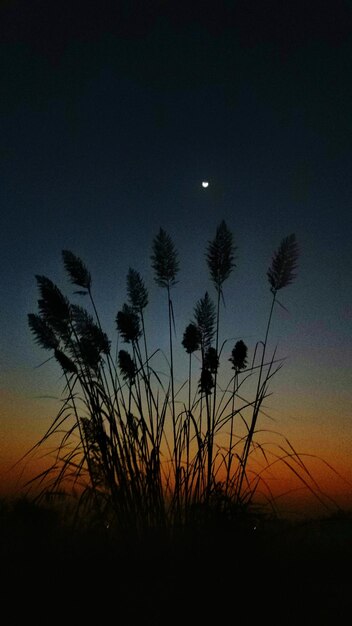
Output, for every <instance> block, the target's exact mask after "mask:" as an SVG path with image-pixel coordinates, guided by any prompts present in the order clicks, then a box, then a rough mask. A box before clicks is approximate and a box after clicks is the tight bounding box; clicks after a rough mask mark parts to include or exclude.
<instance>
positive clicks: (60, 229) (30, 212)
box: [0, 0, 352, 445]
mask: <svg viewBox="0 0 352 626" xmlns="http://www.w3.org/2000/svg"><path fill="white" fill-rule="evenodd" d="M87 5H89V6H87ZM0 45H1V47H0V50H1V54H0V72H1V86H0V88H1V98H0V129H1V145H0V165H1V170H0V177H1V185H0V199H1V230H0V233H1V277H0V287H1V293H2V305H1V312H0V315H1V325H2V336H1V357H0V358H1V370H2V377H3V381H2V382H1V386H2V388H3V389H4V390H5V391H6V390H7V391H9V393H10V392H11V390H12V392H13V393H15V392H16V393H24V394H25V395H26V397H27V396H28V397H30V396H33V395H35V394H36V392H37V389H36V388H35V384H37V382H38V381H37V379H35V378H34V379H33V376H34V374H33V367H34V366H35V365H37V364H38V363H39V362H40V360H41V359H44V358H45V356H46V355H43V354H42V353H41V352H40V350H39V349H38V348H36V347H35V346H34V344H33V340H32V338H31V336H30V333H29V330H28V327H27V320H26V316H27V313H28V312H30V311H33V312H35V310H36V300H37V290H36V284H35V279H34V275H35V274H45V275H47V276H49V277H50V278H52V279H53V280H57V281H58V282H59V284H60V286H64V285H65V283H64V275H63V271H62V264H61V258H60V254H61V250H62V249H64V248H68V249H71V250H72V251H74V252H76V254H78V255H79V256H81V257H82V259H83V260H84V261H85V262H86V263H87V265H88V266H89V268H90V270H91V272H92V274H93V280H94V285H95V288H96V293H97V299H98V300H99V304H100V306H101V307H102V308H103V311H104V313H103V317H104V320H105V321H106V323H107V324H109V323H111V328H112V329H113V320H114V317H115V314H116V310H117V308H118V307H119V306H121V304H122V303H123V301H124V300H125V277H126V273H127V270H128V267H129V266H130V265H131V266H132V267H135V268H136V269H137V270H139V271H140V272H141V273H142V274H143V275H144V277H145V279H146V282H147V283H148V286H149V287H150V289H151V293H152V296H153V297H154V299H155V302H157V303H159V299H160V294H159V292H157V289H156V287H155V286H154V285H153V279H152V273H151V270H150V262H149V256H150V252H151V242H152V238H153V237H154V235H155V234H156V233H157V232H158V230H159V227H160V226H162V227H163V228H164V229H165V230H167V231H168V232H169V233H170V235H171V236H172V237H173V239H174V241H175V244H176V247H177V248H178V250H179V253H180V264H181V273H180V284H179V286H177V290H178V293H177V296H176V302H177V306H178V307H179V308H178V310H176V313H179V314H180V316H181V322H180V327H179V330H178V335H179V337H181V335H182V332H183V325H184V323H185V322H188V321H189V317H190V316H191V315H192V310H193V305H194V303H195V301H196V300H197V299H198V298H200V297H201V296H202V295H203V293H204V290H205V288H209V281H208V278H207V273H206V268H205V263H204V250H205V245H206V243H207V241H208V240H209V239H211V238H212V237H213V236H214V234H215V229H216V226H217V225H218V223H219V222H220V220H221V219H225V220H226V222H227V224H228V226H229V228H230V229H231V230H232V232H233V234H234V239H235V242H236V245H237V246H238V268H237V269H236V272H235V276H234V277H233V278H231V281H232V282H231V285H230V281H229V287H228V301H227V304H228V306H227V309H226V314H224V335H225V336H232V335H235V336H238V335H241V333H244V334H245V335H246V336H248V337H249V338H251V339H249V341H252V342H253V343H254V342H255V340H257V339H259V338H260V334H261V333H262V332H263V328H264V324H265V312H266V311H267V307H268V303H269V293H268V286H267V283H266V270H267V267H268V265H269V263H270V260H271V255H272V253H273V251H274V249H275V248H276V247H277V246H278V244H279V242H280V240H281V239H282V237H284V236H286V235H288V234H290V233H291V232H295V233H296V235H297V238H298V241H299V244H300V248H301V257H300V267H299V276H298V279H297V282H296V283H295V284H294V285H293V286H292V287H290V289H288V290H287V292H286V293H285V296H283V301H284V303H285V306H288V308H289V310H290V315H288V314H284V313H283V312H281V313H280V312H278V319H277V328H276V332H277V336H275V337H274V338H273V339H274V340H281V341H282V342H283V351H284V353H286V351H287V352H288V353H289V354H290V356H291V358H292V365H291V367H292V370H288V374H287V377H286V378H284V381H285V384H284V389H285V393H287V394H288V396H290V394H292V397H293V396H295V394H296V396H295V397H296V400H295V401H292V405H290V407H289V411H290V414H291V415H294V416H295V419H296V417H297V413H299V414H300V415H302V410H303V407H305V409H304V410H306V412H307V415H306V418H307V420H311V422H310V424H311V425H312V424H313V425H314V424H316V423H318V421H319V418H318V414H319V413H320V411H321V406H323V405H324V407H325V408H324V411H325V413H326V414H325V413H324V415H325V418H324V419H325V420H326V423H325V426H324V427H325V428H326V433H327V437H330V436H334V437H336V436H338V433H339V432H341V431H342V430H344V428H345V424H346V420H347V415H348V414H349V411H350V408H351V396H350V395H348V393H347V391H346V389H347V386H348V381H350V367H351V358H350V348H351V320H352V297H351V296H352V291H351V276H352V273H351V269H352V264H351V236H352V228H351V197H352V188H351V187H352V185H351V180H352V179H351V165H352V121H351V119H352V118H351V111H352V82H351V61H352V12H351V3H350V2H348V1H343V0H335V1H334V2H332V1H331V2H326V1H323V0H321V1H320V2H315V1H313V2H303V1H295V2H279V1H275V2H256V1H254V2H248V1H243V2H230V1H227V2H226V1H225V0H223V1H222V2H213V3H207V2H197V1H196V2H185V3H183V2H166V3H164V2H160V1H159V2H157V1H151V2H135V1H133V0H127V1H125V2H92V3H90V2H89V3H86V2H74V1H72V2H55V1H54V2H44V1H40V0H38V1H32V0H27V1H20V0H17V1H15V0H14V1H8V2H4V3H2V5H1V7H0ZM203 179H207V180H209V181H210V185H209V188H208V189H207V190H203V189H202V187H201V181H202V180H203ZM207 281H208V282H207ZM225 295H226V290H225ZM176 309H177V307H176ZM226 316H227V317H226ZM156 321H157V322H158V325H159V324H160V321H159V317H158V313H157V312H154V313H153V312H151V319H150V328H151V330H153V329H154V330H155V322H156ZM234 327H235V328H234ZM109 330H110V329H109ZM159 332H160V330H159ZM165 332H166V329H165ZM57 379H58V376H56V378H55V377H54V380H55V382H57ZM48 381H49V378H48ZM290 381H291V382H290ZM40 382H41V384H42V387H41V392H42V393H44V390H45V375H44V370H43V369H42V370H41V378H40ZM290 385H291V386H290ZM309 394H310V395H309ZM341 394H345V395H343V402H342V405H343V406H342V405H341V406H340V405H339V406H340V408H339V415H340V418H339V419H340V422H339V421H338V419H335V416H333V419H334V420H335V421H334V430H333V432H332V431H331V432H330V430H329V429H330V428H332V427H331V425H330V424H331V422H330V421H329V420H330V418H331V417H332V415H331V411H334V407H336V400H337V399H338V400H339V401H341ZM308 396H309V397H308ZM327 396H328V408H326V402H327V399H326V398H327ZM297 398H301V400H297ZM303 398H304V402H303ZM317 398H319V400H317V406H316V402H315V400H316V399H317ZM295 402H296V404H295ZM304 410H303V414H304ZM324 411H323V412H324ZM314 416H315V417H314ZM299 419H301V418H299ZM302 421H303V422H304V416H303V418H302ZM300 424H302V422H300ZM331 433H332V434H331ZM345 434H346V433H344V436H345ZM348 437H349V441H350V442H351V439H352V436H351V427H350V426H349V431H348ZM339 445H340V444H339Z"/></svg>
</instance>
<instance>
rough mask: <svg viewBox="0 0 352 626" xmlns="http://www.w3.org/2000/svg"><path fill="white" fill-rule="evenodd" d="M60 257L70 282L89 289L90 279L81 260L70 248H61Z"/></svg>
mask: <svg viewBox="0 0 352 626" xmlns="http://www.w3.org/2000/svg"><path fill="white" fill-rule="evenodd" d="M62 257H63V261H64V266H65V269H66V272H67V273H68V275H69V277H70V281H71V283H73V284H74V285H78V286H79V287H83V288H84V289H88V291H89V290H90V287H91V284H92V279H91V275H90V273H89V271H88V269H87V268H86V266H85V264H84V263H83V261H82V260H81V259H80V258H79V257H78V256H76V255H75V254H73V252H71V251H70V250H63V251H62Z"/></svg>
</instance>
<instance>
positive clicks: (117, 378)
mask: <svg viewBox="0 0 352 626" xmlns="http://www.w3.org/2000/svg"><path fill="white" fill-rule="evenodd" d="M236 251H237V248H236V246H235V245H234V242H233V236H232V233H231V232H230V230H229V229H228V227H227V225H226V223H225V222H224V221H222V222H221V223H220V224H219V226H218V227H217V230H216V234H215V237H214V239H213V240H212V241H209V242H208V245H207V248H206V254H205V258H206V264H207V266H208V270H209V273H210V278H211V280H212V283H213V285H214V289H215V300H214V301H213V299H212V297H211V294H210V293H209V292H208V291H206V292H205V294H204V296H203V297H202V298H200V299H199V300H198V301H197V302H196V303H195V306H194V317H193V319H192V320H190V322H189V324H188V325H187V326H186V328H185V330H184V333H183V338H182V342H181V346H182V347H183V349H184V350H185V353H186V355H187V357H186V358H187V359H188V362H187V360H186V361H185V368H186V372H187V371H188V375H185V378H184V382H183V383H182V385H181V386H180V387H177V386H176V382H175V381H176V377H175V371H174V368H175V366H174V362H175V361H174V351H175V349H177V348H181V346H180V345H178V346H176V345H175V339H174V332H173V331H174V327H175V317H174V308H173V301H172V289H173V288H174V287H175V285H176V283H177V280H176V278H177V274H178V270H179V260H178V253H177V250H176V248H175V246H174V243H173V241H172V239H171V237H170V235H169V234H167V233H166V232H165V231H164V230H163V229H160V231H159V233H158V234H157V235H156V237H155V238H154V240H153V244H152V253H151V263H152V268H153V270H154V276H155V281H156V283H157V284H158V285H159V286H160V287H161V288H162V289H164V290H165V292H166V311H167V319H168V334H169V355H168V359H167V372H166V380H167V383H165V382H164V381H162V380H161V378H160V375H159V373H158V371H157V370H156V369H155V367H154V366H153V359H154V358H155V355H156V354H157V352H158V348H157V347H155V346H153V347H152V346H151V341H150V340H149V339H148V337H147V332H146V327H147V323H146V309H147V306H148V301H149V294H148V290H147V287H146V285H145V283H144V280H143V278H142V277H141V275H140V274H139V272H138V271H137V270H136V269H134V268H129V270H128V273H127V277H126V301H125V302H124V303H122V305H121V308H120V309H119V310H118V311H117V314H116V320H115V322H116V331H117V338H118V339H119V340H120V341H122V342H123V343H124V344H125V347H124V348H120V349H117V350H116V354H114V353H113V350H112V348H111V341H110V340H109V338H108V336H107V334H106V333H105V332H104V330H103V329H102V327H101V323H100V319H99V315H98V311H97V307H96V304H95V301H94V298H93V291H92V278H91V275H90V273H89V271H88V269H87V267H86V266H85V264H84V263H83V261H82V260H81V259H80V258H79V257H77V256H76V255H75V254H74V253H73V252H71V251H69V250H64V251H63V252H62V258H63V263H64V267H65V270H66V273H67V275H68V278H69V280H70V282H71V283H72V284H73V285H75V286H76V287H77V290H76V292H75V293H76V294H78V296H81V295H85V296H86V297H88V300H89V301H90V306H89V309H90V310H88V308H83V307H82V306H81V305H79V304H75V303H72V302H70V301H69V300H68V299H67V297H66V296H65V295H64V294H63V293H62V292H61V291H60V290H59V288H58V287H57V286H56V285H55V284H54V283H53V282H52V281H51V280H50V279H49V278H47V277H45V276H36V280H37V285H38V289H39V294H40V299H39V300H38V308H39V312H38V313H30V314H29V315H28V322H29V326H30V329H31V331H32V333H33V335H34V338H35V341H36V342H37V343H38V344H39V345H40V346H41V347H43V348H44V349H46V350H48V351H50V352H51V353H52V354H53V356H54V358H55V359H56V361H57V362H58V364H59V365H60V367H61V369H62V371H63V375H64V377H65V398H64V401H63V404H62V408H61V410H60V412H59V414H58V415H57V416H56V418H55V420H54V421H53V424H52V426H51V427H50V428H49V430H48V432H47V433H46V434H45V435H44V437H43V439H42V440H41V442H39V444H42V443H44V442H46V441H47V440H48V438H49V437H52V436H54V435H56V436H57V435H59V434H60V433H63V435H62V436H61V440H60V442H59V444H58V447H57V455H56V458H55V462H54V463H53V465H52V466H50V467H49V469H48V470H47V471H46V472H44V474H42V475H41V476H40V477H38V478H39V480H41V481H44V487H43V492H45V493H47V492H48V491H49V492H50V491H51V492H52V493H55V491H58V490H60V489H62V487H63V486H64V487H65V488H66V489H67V486H68V484H69V481H71V482H72V483H73V485H74V487H75V488H76V489H77V490H78V491H79V492H80V494H81V501H86V502H89V505H90V506H92V505H94V510H95V511H97V512H98V515H99V516H101V518H102V519H104V520H105V522H106V523H108V524H109V525H113V524H114V525H116V526H117V527H118V528H119V529H125V530H127V529H129V530H131V529H133V530H135V531H137V532H142V531H143V530H145V529H147V528H153V527H158V528H161V527H164V528H172V527H174V526H175V525H177V526H180V525H181V526H182V525H185V524H188V523H193V522H194V521H195V520H198V521H199V520H201V519H207V518H209V516H212V515H213V514H214V513H215V514H221V515H225V516H231V515H236V514H237V513H238V512H239V511H242V510H243V509H245V508H246V507H248V506H250V505H251V504H252V502H253V498H254V496H255V494H256V492H257V490H258V485H259V484H262V483H265V481H264V478H263V472H262V470H259V471H255V469H254V468H253V467H250V465H251V457H252V454H253V453H254V452H255V451H256V450H258V449H259V450H260V451H261V452H262V455H263V458H265V459H266V463H267V466H271V465H272V464H273V463H275V462H276V460H277V455H276V456H275V455H274V458H271V459H270V458H269V456H270V453H269V452H268V453H266V452H265V451H264V450H263V449H262V447H261V445H260V443H257V442H256V437H255V436H256V432H257V423H258V419H259V417H260V415H261V412H262V407H263V402H264V400H265V398H266V397H267V396H268V387H269V383H270V380H271V379H272V377H273V376H274V375H275V374H276V372H277V371H278V369H279V368H280V367H281V365H282V363H281V361H280V360H278V359H277V358H276V354H275V350H274V351H273V353H272V354H271V355H269V356H268V350H269V346H268V338H269V330H270V326H271V323H272V316H273V310H274V306H275V304H276V302H277V294H278V292H279V291H280V290H281V289H283V288H284V287H286V286H287V285H289V284H290V283H291V282H292V281H293V280H294V278H295V270H296V267H297V259H298V247H297V242H296V237H295V235H294V234H292V235H290V236H288V237H286V238H285V239H283V240H282V242H281V244H280V246H279V248H278V250H277V251H276V252H275V254H274V256H273V258H272V263H271V266H270V267H269V269H268V272H267V278H268V281H269V285H270V290H271V294H272V298H271V304H270V308H269V315H268V320H267V325H266V330H265V336H264V339H263V340H262V341H259V342H258V343H257V344H256V345H255V346H253V348H252V353H253V356H252V360H251V362H249V349H248V347H247V345H246V344H245V343H244V341H243V340H238V341H236V343H235V344H234V346H233V347H232V349H230V350H229V351H228V353H226V351H225V346H226V343H227V342H226V341H223V342H222V343H221V340H220V338H221V307H222V305H223V304H224V286H225V282H226V281H227V280H228V279H229V277H230V276H231V273H232V271H233V270H234V268H235V267H236V264H235V260H236ZM194 362H196V370H195V367H194ZM228 362H230V363H231V369H230V373H229V380H228V382H227V383H225V384H224V376H225V373H226V363H227V364H228ZM221 364H223V365H224V368H223V371H224V373H221V376H220V372H219V370H220V365H221ZM227 367H229V366H228V365H227ZM195 378H196V383H195ZM220 379H221V385H220V384H219V381H220ZM245 385H249V391H248V394H249V393H250V394H251V396H250V395H248V394H247V392H246V391H245V390H244V389H245ZM176 399H177V401H176ZM180 407H181V409H180ZM170 433H171V434H170ZM266 454H267V456H266ZM284 458H285V463H286V465H289V464H290V463H292V464H293V466H294V467H293V471H294V472H295V473H296V474H297V473H299V471H301V472H302V473H303V474H307V473H308V474H309V472H308V470H307V468H306V467H305V466H304V464H303V462H302V461H301V460H300V459H299V457H298V456H297V455H296V454H295V452H294V450H293V448H292V447H290V448H289V449H288V450H284ZM302 480H303V481H306V483H307V482H308V481H307V479H306V478H304V477H303V478H302Z"/></svg>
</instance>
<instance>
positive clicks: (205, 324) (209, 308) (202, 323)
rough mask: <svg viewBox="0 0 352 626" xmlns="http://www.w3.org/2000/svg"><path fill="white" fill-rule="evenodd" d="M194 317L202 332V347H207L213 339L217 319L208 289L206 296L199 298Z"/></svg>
mask: <svg viewBox="0 0 352 626" xmlns="http://www.w3.org/2000/svg"><path fill="white" fill-rule="evenodd" d="M194 317H195V322H196V325H197V327H198V329H199V332H200V336H201V345H202V348H203V349H206V348H207V347H209V346H210V344H211V341H212V339H213V336H214V333H215V329H214V325H215V319H216V313H215V305H214V303H213V301H212V299H211V298H210V296H209V294H208V292H207V291H206V292H205V295H204V298H201V299H200V300H198V302H197V304H196V306H195V308H194Z"/></svg>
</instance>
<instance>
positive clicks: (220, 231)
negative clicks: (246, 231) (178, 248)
mask: <svg viewBox="0 0 352 626" xmlns="http://www.w3.org/2000/svg"><path fill="white" fill-rule="evenodd" d="M235 249H236V248H235V246H234V245H233V237H232V233H231V232H230V231H229V229H228V228H227V225H226V223H225V221H224V220H222V222H221V223H220V224H219V226H218V227H217V229H216V235H215V238H214V239H213V241H210V242H209V243H208V248H207V253H206V259H207V263H208V267H209V270H210V275H211V277H212V280H213V282H214V285H215V288H216V290H217V291H221V288H222V284H223V282H224V281H225V280H226V279H227V278H228V277H229V276H230V274H231V272H232V269H233V268H234V267H236V264H235V262H234V261H235V255H234V252H235Z"/></svg>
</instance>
